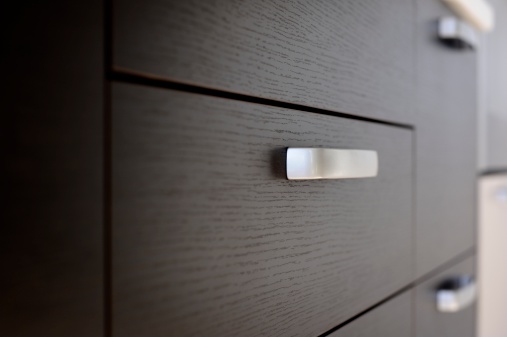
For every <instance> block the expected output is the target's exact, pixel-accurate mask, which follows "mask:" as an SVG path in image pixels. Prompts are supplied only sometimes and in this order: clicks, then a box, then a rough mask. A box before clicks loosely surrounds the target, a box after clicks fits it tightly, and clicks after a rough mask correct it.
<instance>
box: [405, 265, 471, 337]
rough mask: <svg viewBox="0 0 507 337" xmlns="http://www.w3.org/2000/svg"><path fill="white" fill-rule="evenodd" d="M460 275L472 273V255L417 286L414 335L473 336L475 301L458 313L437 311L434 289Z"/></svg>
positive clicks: (441, 336)
mask: <svg viewBox="0 0 507 337" xmlns="http://www.w3.org/2000/svg"><path fill="white" fill-rule="evenodd" d="M463 275H471V276H475V258H473V257H471V258H468V259H466V260H465V261H463V262H460V263H457V264H456V265H454V266H452V267H450V268H448V269H446V270H445V271H443V272H441V273H439V274H438V275H436V276H435V277H432V278H431V279H429V280H428V281H425V282H423V283H422V284H420V285H419V286H417V287H416V297H415V315H416V316H415V317H416V337H435V336H439V337H474V336H475V335H476V330H475V329H476V328H475V322H476V305H475V303H473V304H472V305H470V306H468V307H466V308H464V309H462V310H460V311H458V312H440V311H438V310H437V302H436V292H437V289H439V287H441V285H442V283H443V282H446V281H447V280H449V279H452V278H455V277H459V276H463Z"/></svg>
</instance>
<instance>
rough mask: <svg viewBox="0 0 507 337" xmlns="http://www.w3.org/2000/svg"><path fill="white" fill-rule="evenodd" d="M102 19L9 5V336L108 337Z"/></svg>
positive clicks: (5, 16) (51, 4)
mask: <svg viewBox="0 0 507 337" xmlns="http://www.w3.org/2000/svg"><path fill="white" fill-rule="evenodd" d="M102 16H103V13H102V1H98V0H92V1H87V2H86V4H84V3H82V2H68V1H44V2H39V1H24V2H16V1H10V2H4V3H2V9H1V10H0V25H1V27H2V29H1V31H2V33H1V36H2V41H3V42H2V53H0V54H1V55H0V59H1V62H2V63H1V64H2V81H1V84H0V86H1V88H0V89H1V90H0V92H1V94H0V95H1V101H2V104H3V106H2V109H1V116H2V122H1V123H0V138H1V144H0V151H1V154H2V159H1V164H0V172H1V178H0V179H1V181H0V191H1V192H0V193H1V209H0V228H1V233H0V265H1V268H2V269H1V272H0V274H1V277H0V298H1V300H0V335H1V336H5V337H31V336H54V337H60V336H74V337H89V336H101V335H102V334H103V332H104V310H103V309H104V290H103V285H104V278H103V277H104V274H103V269H104V249H103V245H104V241H103V240H104V237H103V231H104V222H103V217H104V208H103V207H104V206H103V205H104V198H103V191H104V189H103V156H104V153H103V142H104V138H103V127H104V126H103V118H104V112H103V107H104V98H103V94H104V88H103V81H104V78H103V62H104V60H103V45H102V44H103V42H102V37H103V30H102V27H101V20H102Z"/></svg>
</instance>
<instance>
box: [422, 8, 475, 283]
mask: <svg viewBox="0 0 507 337" xmlns="http://www.w3.org/2000/svg"><path fill="white" fill-rule="evenodd" d="M417 5H418V10H417V14H418V21H417V27H418V31H417V33H418V35H417V40H416V45H417V55H418V56H417V74H418V76H417V95H418V100H417V124H416V132H415V134H416V142H415V143H416V153H417V160H416V165H417V167H416V172H417V175H416V186H417V189H416V204H417V207H416V208H415V209H416V228H417V229H416V233H417V234H416V237H417V245H416V247H417V254H416V256H417V264H416V265H417V276H422V275H425V274H426V273H428V272H430V271H431V270H433V269H434V268H437V267H438V266H440V265H442V264H444V263H445V262H447V261H450V260H452V259H453V258H454V257H456V256H457V255H459V254H461V253H463V252H464V251H466V250H467V249H469V248H470V247H472V246H473V245H474V243H475V229H474V228H475V219H476V212H475V209H476V201H475V199H476V187H475V181H476V165H477V161H476V159H477V157H476V154H477V152H476V125H477V124H476V108H477V104H476V103H477V100H476V97H477V92H476V78H477V76H476V64H477V59H476V53H475V52H474V51H472V50H457V49H452V48H450V47H449V46H446V45H444V44H442V43H440V42H439V41H438V40H437V38H436V25H437V19H438V18H439V17H441V16H444V15H450V14H451V12H450V11H449V10H448V9H447V8H446V7H445V6H444V5H443V4H442V2H441V1H440V0H418V1H417Z"/></svg>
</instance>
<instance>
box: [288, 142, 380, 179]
mask: <svg viewBox="0 0 507 337" xmlns="http://www.w3.org/2000/svg"><path fill="white" fill-rule="evenodd" d="M377 174H378V155H377V151H368V150H340V149H323V148H294V147H290V148H288V149H287V179H289V180H305V179H346V178H366V177H375V176H377Z"/></svg>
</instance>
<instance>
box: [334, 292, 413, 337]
mask: <svg viewBox="0 0 507 337" xmlns="http://www.w3.org/2000/svg"><path fill="white" fill-rule="evenodd" d="M412 328H413V322H412V292H405V293H403V294H401V295H399V296H397V297H395V298H394V299H392V300H389V301H388V302H387V303H384V304H382V305H381V306H380V307H378V308H375V309H373V310H372V311H370V312H368V313H366V314H364V316H361V317H359V318H358V319H356V320H355V321H353V322H352V323H349V324H347V325H345V326H344V327H343V328H340V329H339V330H338V331H336V332H334V333H332V334H330V335H328V337H410V336H412Z"/></svg>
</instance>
